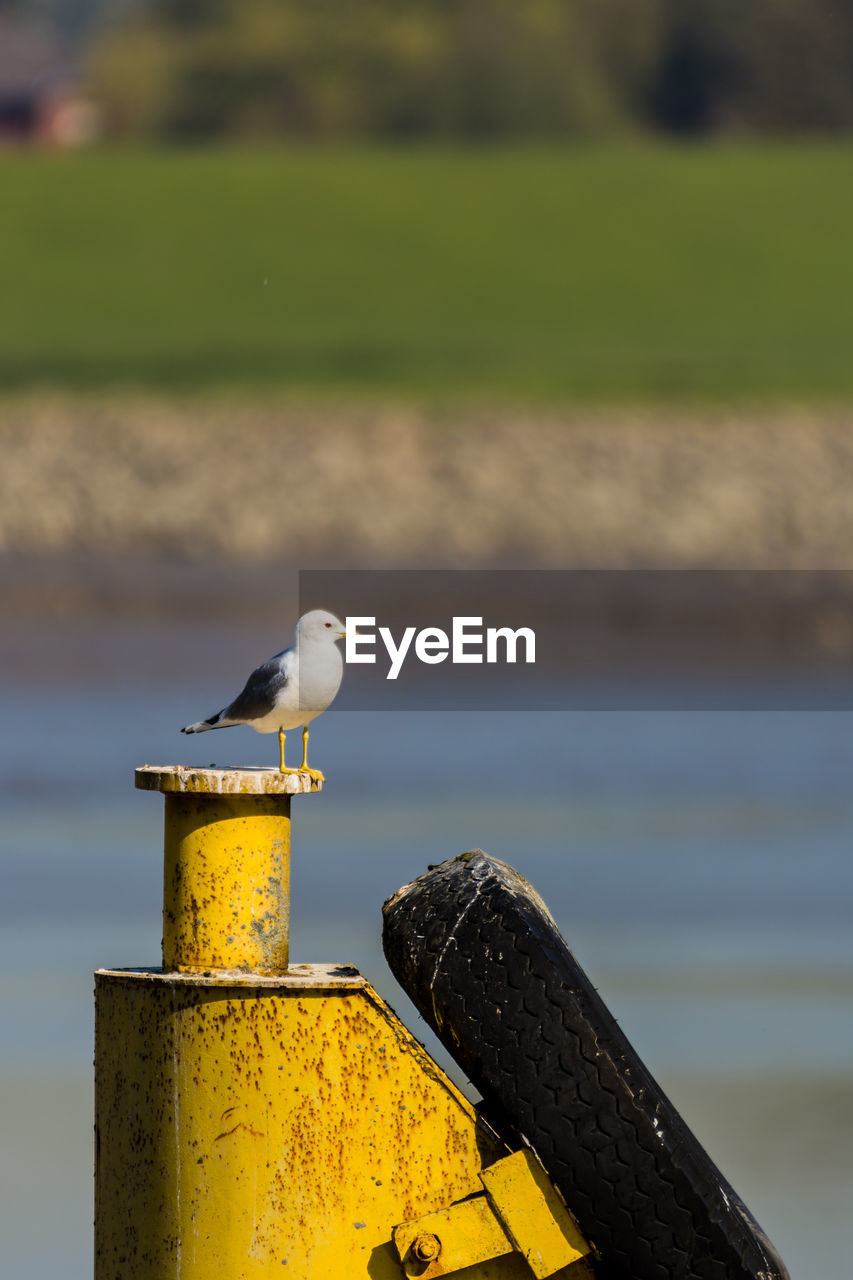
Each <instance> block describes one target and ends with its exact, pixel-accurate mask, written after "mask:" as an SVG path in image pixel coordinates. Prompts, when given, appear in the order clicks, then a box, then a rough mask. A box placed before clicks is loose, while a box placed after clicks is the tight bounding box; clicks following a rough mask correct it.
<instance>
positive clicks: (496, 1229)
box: [394, 1195, 530, 1280]
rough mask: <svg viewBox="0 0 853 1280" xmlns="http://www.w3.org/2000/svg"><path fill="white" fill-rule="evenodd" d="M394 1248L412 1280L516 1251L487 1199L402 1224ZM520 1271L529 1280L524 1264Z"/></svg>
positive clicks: (426, 1279)
mask: <svg viewBox="0 0 853 1280" xmlns="http://www.w3.org/2000/svg"><path fill="white" fill-rule="evenodd" d="M425 1246H429V1247H425ZM394 1247H395V1248H396V1250H397V1253H398V1256H399V1257H400V1260H401V1262H402V1264H403V1273H404V1275H405V1276H406V1277H411V1278H412V1280H433V1277H436V1276H447V1275H454V1274H455V1273H456V1272H458V1271H462V1270H463V1269H464V1268H467V1267H472V1266H474V1264H475V1263H478V1262H492V1261H494V1260H496V1259H497V1258H503V1257H504V1255H505V1254H511V1253H512V1251H513V1249H514V1248H515V1246H514V1244H513V1242H512V1241H511V1240H510V1238H509V1236H508V1235H507V1234H506V1232H505V1231H504V1229H503V1227H502V1226H501V1224H500V1222H499V1220H498V1218H497V1217H496V1216H495V1214H494V1213H493V1212H492V1207H491V1205H490V1204H489V1201H488V1199H487V1198H486V1196H485V1195H479V1196H473V1197H472V1198H471V1199H469V1200H463V1201H461V1202H460V1203H459V1204H455V1205H453V1206H452V1207H451V1208H449V1209H441V1210H440V1211H439V1212H438V1213H429V1214H426V1215H425V1216H424V1217H422V1218H417V1219H415V1221H414V1222H404V1223H402V1224H401V1225H400V1226H399V1227H396V1228H395V1230H394ZM520 1261H521V1259H520V1257H519V1258H518V1262H520ZM425 1262H426V1263H427V1264H428V1265H426V1266H424V1263H425ZM517 1269H518V1274H519V1275H522V1276H525V1277H526V1280H530V1272H529V1271H528V1269H527V1267H526V1266H524V1264H523V1263H522V1264H521V1266H520V1267H518V1268H517Z"/></svg>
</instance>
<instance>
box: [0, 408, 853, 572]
mask: <svg viewBox="0 0 853 1280" xmlns="http://www.w3.org/2000/svg"><path fill="white" fill-rule="evenodd" d="M851 428H853V408H843V407H842V408H837V409H833V408H823V409H815V410H793V409H787V410H780V411H777V412H773V411H770V410H766V411H760V412H759V411H751V412H746V411H740V412H736V411H733V410H732V411H722V410H710V409H708V410H702V411H683V412H678V411H676V410H670V409H668V410H665V411H661V412H655V411H652V410H644V411H637V412H633V411H629V410H618V411H612V412H605V411H604V410H589V411H582V410H577V411H571V412H559V411H554V410H530V411H520V410H518V411H514V410H504V411H494V412H489V411H486V410H480V409H471V410H457V411H454V412H452V413H451V412H438V411H429V410H426V409H424V410H418V409H414V408H393V407H378V408H369V407H364V406H359V407H356V408H353V409H343V408H340V407H329V408H324V407H319V406H316V405H312V406H309V407H299V406H295V405H293V404H270V403H242V404H239V405H228V404H223V403H218V402H211V403H202V402H196V401H186V402H180V401H168V400H154V399H133V398H129V397H127V398H121V397H115V398H111V399H91V400H87V399H85V398H70V399H69V398H62V397H60V396H58V395H57V396H48V395H40V396H30V397H21V398H20V399H12V400H8V401H6V402H4V403H2V404H0V453H1V454H2V459H3V462H2V467H0V554H3V555H6V556H10V555H11V556H36V557H45V556H47V557H50V556H54V555H57V554H61V555H69V554H72V555H82V556H103V555H108V556H123V555H130V556H135V557H142V558H145V557H155V558H156V557H166V558H169V557H180V558H183V559H190V560H195V559H198V560H203V559H213V560H225V561H230V562H235V563H244V564H246V563H251V562H256V563H257V562H261V561H269V560H276V561H279V562H283V563H289V564H291V565H297V564H300V565H303V566H304V565H309V564H323V563H331V564H336V565H369V566H376V565H395V564H396V565H415V564H429V565H436V566H438V565H455V566H460V567H461V566H467V565H475V564H476V565H485V564H506V565H510V564H512V565H528V564H529V565H542V566H560V567H565V566H593V567H599V568H604V567H607V568H624V567H638V566H644V567H679V568H684V567H716V568H721V567H734V568H748V567H749V568H846V567H848V565H849V564H850V561H851V559H853V556H852V555H851V550H853V430H852V429H851Z"/></svg>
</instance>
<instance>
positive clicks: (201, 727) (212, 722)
mask: <svg viewBox="0 0 853 1280" xmlns="http://www.w3.org/2000/svg"><path fill="white" fill-rule="evenodd" d="M229 724H230V721H229V720H225V719H224V714H223V712H221V711H217V713H216V715H215V716H211V717H210V719H209V720H198V721H196V723H195V724H185V725H184V727H183V729H182V730H181V733H207V731H208V729H225V728H227V726H228V725H229Z"/></svg>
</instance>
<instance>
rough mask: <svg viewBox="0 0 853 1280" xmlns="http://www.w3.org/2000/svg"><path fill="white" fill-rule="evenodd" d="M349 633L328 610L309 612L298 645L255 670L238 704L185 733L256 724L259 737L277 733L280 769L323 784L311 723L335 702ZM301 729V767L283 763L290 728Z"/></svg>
mask: <svg viewBox="0 0 853 1280" xmlns="http://www.w3.org/2000/svg"><path fill="white" fill-rule="evenodd" d="M345 635H346V631H345V630H344V625H343V623H342V622H341V620H340V618H336V617H335V615H334V614H333V613H327V612H326V610H325V609H312V610H311V612H310V613H304V614H303V615H302V617H301V618H300V619H299V621H298V622H297V624H296V630H295V631H294V633H293V644H292V645H291V646H290V648H289V649H283V650H282V651H281V653H277V654H276V655H275V656H274V657H272V658H270V659H269V660H268V661H267V662H262V663H261V665H260V666H259V667H256V668H255V670H254V671H253V672H252V674H251V675H250V676H249V679H248V680H247V681H246V685H245V688H244V689H243V691H242V693H239V694H238V695H237V697H236V698H235V699H234V701H233V702H231V703H229V705H228V706H227V707H223V708H222V710H221V711H217V713H216V715H215V716H211V717H210V719H209V720H199V721H198V722H197V723H196V724H188V725H185V726H184V728H183V729H182V730H181V733H206V732H207V730H208V729H227V728H228V727H229V726H230V725H233V724H248V725H251V727H252V728H253V729H255V730H256V731H257V732H258V733H275V732H278V751H279V770H280V771H281V772H282V773H307V774H309V775H310V776H311V777H312V778H316V779H317V781H318V782H323V781H325V779H324V778H323V775H322V773H321V772H320V770H319V769H309V768H308V724H309V722H310V721H311V720H313V719H314V718H315V717H316V716H319V715H322V713H323V712H324V711H325V710H326V708H327V707H328V706H329V704H330V703H331V702H332V700H333V698H334V696H335V694H336V693H337V692H338V689H339V688H340V687H341V679H342V677H343V674H344V663H343V658H342V657H341V654H340V650H339V649H338V648H337V642H338V641H339V640H341V639H343V637H344V636H345ZM300 724H301V725H302V764H301V765H300V766H299V768H298V769H288V768H287V767H286V766H285V763H284V734H285V730H286V729H295V728H296V727H297V725H300Z"/></svg>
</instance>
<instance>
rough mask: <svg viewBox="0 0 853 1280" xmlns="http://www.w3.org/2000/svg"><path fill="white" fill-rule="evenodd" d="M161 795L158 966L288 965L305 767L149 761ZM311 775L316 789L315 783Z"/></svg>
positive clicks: (146, 783)
mask: <svg viewBox="0 0 853 1280" xmlns="http://www.w3.org/2000/svg"><path fill="white" fill-rule="evenodd" d="M136 785H137V786H138V787H140V788H142V789H144V790H157V791H162V792H164V794H165V800H166V815H165V840H164V875H163V967H164V968H166V969H174V970H177V971H180V972H190V973H191V972H203V971H205V970H208V969H249V970H252V971H254V972H256V973H283V972H284V971H285V970H286V969H287V962H288V941H289V925H290V902H289V886H290V797H291V795H293V794H298V793H300V792H303V791H307V790H310V789H312V785H311V780H310V778H308V777H307V775H298V774H284V775H283V774H281V773H279V772H278V770H275V769H187V768H182V767H178V766H169V767H164V768H156V767H151V766H146V767H145V768H144V769H138V770H137V772H136ZM319 786H320V784H319V783H316V784H314V786H313V789H319Z"/></svg>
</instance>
